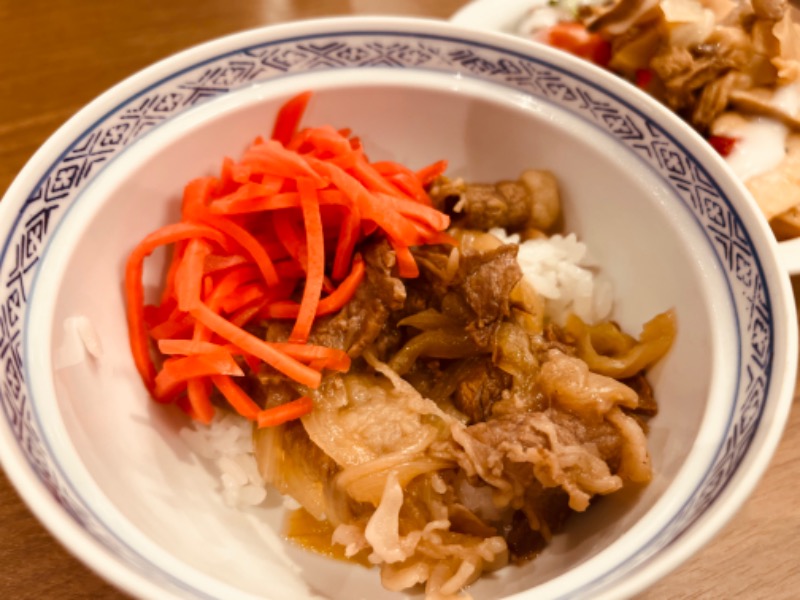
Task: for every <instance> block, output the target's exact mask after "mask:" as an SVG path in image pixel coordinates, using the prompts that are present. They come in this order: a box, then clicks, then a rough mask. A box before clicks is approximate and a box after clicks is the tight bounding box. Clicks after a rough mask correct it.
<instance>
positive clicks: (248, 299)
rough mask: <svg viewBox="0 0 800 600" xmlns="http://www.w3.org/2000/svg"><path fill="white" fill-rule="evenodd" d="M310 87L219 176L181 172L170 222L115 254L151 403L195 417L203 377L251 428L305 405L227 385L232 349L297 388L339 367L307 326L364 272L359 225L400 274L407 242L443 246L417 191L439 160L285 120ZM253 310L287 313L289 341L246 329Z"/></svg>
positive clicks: (342, 364) (292, 415)
mask: <svg viewBox="0 0 800 600" xmlns="http://www.w3.org/2000/svg"><path fill="white" fill-rule="evenodd" d="M310 98H311V93H310V92H305V93H303V94H300V95H298V96H296V97H294V98H292V99H291V100H289V101H288V102H287V103H286V104H284V105H283V107H282V108H281V109H280V111H279V112H278V115H277V118H276V120H275V125H274V129H273V132H272V137H271V139H269V140H264V139H261V138H258V139H256V140H255V141H254V142H253V144H252V145H251V146H250V147H249V148H248V149H247V151H246V152H245V153H244V156H243V157H242V159H241V160H240V161H239V162H234V161H233V160H231V159H229V158H226V159H225V160H224V161H223V164H222V170H221V173H220V175H219V177H201V178H198V179H195V180H193V181H190V182H189V183H188V185H186V187H185V189H184V192H183V202H182V213H181V220H180V222H178V223H173V224H170V225H166V226H165V227H162V228H161V229H158V230H156V231H154V232H153V233H151V234H150V235H148V236H147V237H145V238H144V239H143V240H142V241H141V242H140V243H139V245H137V246H136V247H135V248H134V250H133V252H131V254H130V256H129V257H128V262H127V265H126V269H125V290H126V296H127V318H128V331H129V336H130V345H131V351H132V353H133V358H134V362H135V364H136V368H137V369H138V371H139V374H140V375H141V377H142V380H143V381H144V383H145V385H146V387H147V389H148V391H149V392H150V394H151V395H152V397H153V398H154V399H155V400H156V401H157V402H161V403H176V404H177V405H178V406H179V407H181V408H182V409H183V410H184V411H186V412H187V413H188V414H189V415H190V416H191V417H193V418H194V419H197V420H198V421H201V422H203V423H208V422H210V421H211V419H212V418H213V416H214V406H213V404H212V402H211V395H212V393H213V390H214V388H216V389H217V390H218V391H219V393H220V394H221V396H222V397H224V398H225V399H226V401H227V402H228V403H229V404H230V406H231V407H232V408H233V409H234V410H235V411H236V412H238V413H239V414H240V415H242V416H243V417H246V418H247V419H250V420H253V421H256V422H257V423H258V425H259V426H260V427H267V426H273V425H278V424H280V423H284V422H286V421H289V420H292V419H296V418H299V417H301V416H303V415H304V414H307V413H308V412H310V411H311V410H312V409H313V403H312V401H311V400H310V399H309V398H308V397H307V396H301V397H299V398H297V399H295V400H293V401H291V402H289V403H287V404H283V405H280V406H277V407H271V408H268V409H262V408H261V407H260V406H259V405H258V404H257V403H256V402H255V401H254V400H253V399H252V398H251V397H249V396H248V394H247V393H245V391H244V390H243V389H242V387H241V386H240V385H239V384H238V383H237V379H239V380H240V379H241V378H242V377H243V376H244V372H243V370H242V368H241V367H240V362H237V360H236V357H240V360H242V361H244V364H246V365H248V367H249V368H250V369H252V370H254V371H255V370H257V369H258V368H259V367H260V365H261V364H262V362H263V363H266V364H267V365H269V366H270V367H272V368H273V369H275V370H276V371H279V372H280V373H282V374H283V375H285V376H286V377H289V378H291V379H292V380H294V381H296V382H297V383H299V384H301V385H303V386H306V387H307V388H310V389H315V388H317V387H318V386H319V384H320V381H321V379H322V372H323V371H324V370H326V369H329V370H333V371H340V372H345V371H347V370H348V369H349V367H350V358H349V356H348V355H347V354H346V353H345V352H343V351H342V350H339V349H335V348H327V347H324V346H317V345H312V344H309V343H308V337H309V333H310V332H311V328H312V326H313V324H314V320H315V318H316V317H318V316H321V315H326V314H330V313H334V312H336V311H338V310H340V309H341V308H342V307H343V306H344V305H345V304H347V302H348V301H349V300H350V299H351V298H352V297H353V294H354V293H355V292H356V290H357V289H358V286H359V284H360V283H361V281H362V280H363V278H364V270H365V269H364V263H363V260H362V258H361V256H360V255H359V254H358V253H357V252H356V249H357V246H358V243H359V242H360V241H361V240H362V239H364V238H365V237H366V236H376V235H382V236H385V238H386V239H387V240H388V241H389V243H390V244H391V246H392V248H393V249H394V251H395V253H396V256H397V267H398V275H399V276H401V277H404V278H413V277H416V276H418V274H419V271H418V268H417V264H416V262H415V260H414V257H413V255H412V253H411V251H410V248H411V247H413V246H419V245H423V244H432V243H453V241H452V239H451V238H450V237H449V236H448V235H447V234H446V233H444V231H445V230H446V229H447V227H448V226H449V218H448V217H447V215H445V214H442V213H441V212H439V211H437V210H436V209H434V208H433V207H432V206H431V200H430V198H429V196H428V194H427V192H426V186H427V185H428V184H429V183H430V182H431V181H432V180H433V179H434V178H436V177H437V176H438V175H440V174H441V173H443V172H444V170H445V168H446V166H447V164H446V162H444V161H439V162H436V163H434V164H432V165H430V166H428V167H425V168H423V169H422V170H420V171H417V172H414V171H412V170H410V169H408V168H407V167H405V166H403V165H400V164H397V163H395V162H388V161H384V162H375V163H372V162H370V161H369V160H368V158H367V156H366V155H365V153H364V149H363V148H362V147H361V143H360V141H359V139H358V138H357V137H354V136H351V135H350V132H349V130H336V129H334V128H333V127H330V126H322V127H314V128H306V129H302V130H298V126H299V123H300V120H301V118H302V116H303V113H304V112H305V108H306V105H307V104H308V102H309V100H310ZM165 245H168V246H172V259H171V263H170V265H169V269H168V271H167V275H166V282H165V284H164V289H163V292H162V294H161V298H160V300H159V302H158V304H155V305H149V304H148V305H146V304H145V301H144V290H143V284H142V273H143V268H144V260H145V258H146V257H147V256H148V255H150V254H151V253H152V252H153V251H154V250H155V249H156V248H158V247H160V246H165ZM301 290H302V293H301ZM297 297H299V298H300V300H299V302H298V301H296V300H294V299H293V298H297ZM264 319H292V320H294V326H293V328H292V332H291V335H290V337H289V340H288V341H287V342H282V343H274V342H267V341H265V340H263V339H260V338H258V337H256V336H254V335H252V334H251V333H249V332H248V331H247V329H246V328H247V326H248V325H250V324H252V323H258V322H260V321H262V320H264ZM156 348H157V349H158V352H159V354H160V355H161V357H162V358H163V361H159V362H161V367H160V368H157V367H156V363H155V362H154V360H153V354H151V353H152V352H154V351H155V349H156Z"/></svg>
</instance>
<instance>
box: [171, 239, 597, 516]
mask: <svg viewBox="0 0 800 600" xmlns="http://www.w3.org/2000/svg"><path fill="white" fill-rule="evenodd" d="M491 233H492V234H493V235H495V236H497V237H498V238H499V239H501V240H502V241H504V242H505V243H517V244H519V236H518V235H516V234H515V235H510V236H509V235H506V232H505V231H504V230H502V229H494V230H492V231H491ZM519 246H520V247H519V254H518V255H517V259H518V261H519V263H520V266H521V267H522V271H523V273H524V276H525V277H526V278H527V279H528V281H529V282H530V283H531V285H533V287H534V288H535V289H536V291H537V292H538V293H539V294H540V295H541V296H543V297H544V298H545V299H546V301H547V309H546V310H547V312H548V315H549V316H550V318H551V319H553V320H554V321H556V322H559V323H561V322H563V320H564V319H565V318H566V316H567V314H569V313H570V312H574V313H576V314H577V315H578V316H579V317H580V318H581V319H583V320H584V321H586V322H589V323H594V322H596V321H598V320H600V319H604V318H606V317H608V315H609V314H610V313H611V308H612V300H613V290H612V287H611V284H610V283H609V282H608V281H606V280H604V279H602V278H601V277H599V276H598V274H597V269H596V267H595V265H594V264H593V263H592V261H591V260H590V258H589V256H588V253H587V248H586V245H585V244H583V243H582V242H579V241H578V239H577V237H576V236H575V235H574V234H569V235H566V236H561V235H554V236H552V237H550V238H547V239H538V240H528V241H525V242H522V243H521V244H520V245H519ZM180 435H181V437H182V438H183V439H184V441H185V442H186V444H187V446H189V448H190V450H191V451H192V452H194V453H195V454H196V455H197V456H199V457H202V458H204V459H207V460H209V461H211V462H212V463H213V464H214V465H215V470H216V471H217V474H218V475H219V477H220V482H221V492H222V495H223V498H224V500H225V503H226V504H227V505H228V506H231V507H233V508H239V507H243V506H256V505H258V504H260V503H262V502H263V501H264V499H265V498H266V496H267V490H266V484H265V483H264V480H263V479H262V478H261V475H260V474H259V472H258V465H257V463H256V459H255V456H254V455H253V440H252V424H251V423H250V422H249V421H247V420H246V419H245V418H244V417H240V416H239V415H236V414H233V413H223V414H220V413H219V411H218V413H217V416H216V417H215V418H214V420H213V421H212V422H211V424H210V425H208V426H206V425H202V424H199V423H192V424H191V425H189V426H188V427H185V428H183V429H182V430H181V432H180ZM284 506H285V507H286V508H287V509H293V508H299V505H298V504H297V503H296V502H295V501H294V500H293V499H292V498H288V497H286V498H284Z"/></svg>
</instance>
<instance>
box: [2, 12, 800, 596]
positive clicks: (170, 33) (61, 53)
mask: <svg viewBox="0 0 800 600" xmlns="http://www.w3.org/2000/svg"><path fill="white" fill-rule="evenodd" d="M497 1H498V2H502V1H503V0H497ZM464 4H466V0H349V1H348V0H261V1H260V2H254V1H247V0H116V1H112V0H106V1H103V0H17V1H14V0H0V57H1V58H0V195H2V193H4V192H5V190H6V188H7V187H8V186H9V184H10V183H11V181H12V179H13V178H14V176H15V175H16V173H17V172H18V171H19V170H20V169H21V168H22V166H23V165H24V164H25V162H26V161H27V160H28V158H29V157H30V156H31V154H32V153H33V152H34V151H35V150H36V148H37V147H38V146H39V145H40V144H41V143H42V142H44V141H45V139H46V138H47V137H48V136H49V135H50V134H51V133H52V132H53V131H54V130H55V129H56V128H57V127H58V126H59V125H61V124H62V123H63V122H64V121H65V120H67V119H68V118H69V117H70V116H71V115H72V114H73V113H74V112H76V111H77V110H78V109H79V108H81V107H82V106H83V105H84V104H86V103H87V102H88V101H90V100H91V99H92V98H94V97H95V96H96V95H97V94H99V93H100V92H102V91H104V90H105V89H107V88H108V87H110V86H112V85H113V84H115V83H117V82H118V81H120V80H121V79H122V78H124V77H125V76H127V75H129V74H131V73H133V72H135V71H137V70H138V69H140V68H142V67H144V66H146V65H148V64H150V63H152V62H154V61H156V60H158V59H160V58H162V57H164V56H167V55H169V54H171V53H173V52H175V51H178V50H181V49H183V48H185V47H187V46H190V45H193V44H196V43H199V42H203V41H205V40H208V39H211V38H215V37H217V36H220V35H224V34H227V33H231V32H235V31H240V30H243V29H247V28H251V27H255V26H260V25H264V24H267V23H277V22H282V21H289V20H294V19H300V18H307V17H318V16H329V15H339V14H347V13H359V14H377V13H382V14H387V13H392V14H404V15H415V16H428V17H436V18H443V19H445V18H448V17H450V16H451V15H452V14H453V13H454V12H455V11H456V10H458V9H459V8H460V7H461V6H462V5H464ZM793 284H794V288H795V295H796V297H800V296H798V293H799V292H800V282H798V281H794V282H793ZM797 398H798V397H797V395H795V405H796V404H797V403H798V400H797ZM795 408H796V407H795ZM795 477H799V478H800V411H798V410H796V409H795V410H794V411H793V412H792V415H791V417H790V420H789V423H788V427H787V429H786V432H785V435H784V438H783V441H782V442H781V444H780V446H779V448H778V451H777V454H776V455H775V457H774V459H773V461H772V464H771V466H770V468H769V470H768V471H767V473H766V475H765V477H764V479H763V480H762V481H761V483H760V484H759V486H758V488H757V489H756V491H755V493H754V494H753V496H752V497H751V498H750V500H749V501H748V502H747V503H746V504H745V506H744V507H743V508H742V510H741V511H740V512H739V513H738V514H737V516H736V517H735V518H734V519H733V521H732V522H731V523H729V524H728V525H727V527H725V529H724V530H723V531H722V533H721V534H720V535H719V536H718V537H717V538H716V539H715V540H713V541H712V542H711V543H710V544H709V545H708V546H706V547H705V548H704V549H703V550H702V551H701V552H699V553H698V554H697V555H696V556H695V557H693V558H692V559H691V560H690V561H689V562H688V563H686V564H684V565H683V566H682V567H681V568H679V569H678V570H677V571H675V572H674V573H672V574H671V575H670V576H668V577H667V578H666V579H663V580H662V581H660V582H659V583H658V584H656V585H655V586H654V587H653V588H651V589H650V590H648V591H647V592H645V593H643V594H641V596H640V598H644V599H648V600H656V599H658V600H662V599H668V598H669V599H671V598H734V597H736V598H748V599H750V598H770V599H773V600H774V599H780V598H786V599H789V598H800V539H798V538H800V485H798V484H797V482H796V480H795V479H794V478H795ZM0 598H3V599H5V598H9V599H23V598H99V599H117V598H125V596H124V595H123V594H122V593H120V592H118V591H116V590H115V589H114V588H112V587H110V586H109V585H108V584H106V583H105V582H104V581H102V580H101V579H100V578H98V577H97V576H96V575H94V574H93V573H92V572H90V571H89V570H88V569H87V568H85V567H84V566H83V565H82V564H81V563H79V562H78V561H76V560H75V559H74V558H72V556H71V555H70V554H69V553H68V552H66V551H65V550H64V549H62V547H61V546H60V545H59V544H58V543H57V542H55V541H54V540H53V538H52V537H51V536H50V534H49V533H47V532H46V531H45V530H44V529H43V528H42V526H41V525H39V523H38V522H37V521H36V519H35V518H34V517H33V516H32V515H31V513H30V512H29V511H28V509H27V507H26V506H25V505H24V504H23V503H22V502H21V501H20V499H19V497H18V496H17V493H16V492H15V490H14V489H13V488H12V487H11V485H10V484H9V482H8V480H7V479H6V478H5V476H4V475H3V473H2V471H0Z"/></svg>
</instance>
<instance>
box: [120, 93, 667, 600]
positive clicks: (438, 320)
mask: <svg viewBox="0 0 800 600" xmlns="http://www.w3.org/2000/svg"><path fill="white" fill-rule="evenodd" d="M310 98H311V95H310V94H309V93H304V94H301V95H299V96H296V97H295V98H293V99H291V100H290V101H288V102H287V103H286V104H284V106H283V107H282V108H281V110H280V112H279V114H278V116H277V120H276V124H275V127H274V129H273V132H272V137H271V139H269V140H265V139H263V138H260V137H259V138H257V139H256V141H255V142H253V144H252V145H250V147H249V148H248V149H247V150H246V152H245V153H244V156H243V158H242V159H241V160H240V161H236V162H235V161H233V160H231V159H226V160H225V161H224V163H223V167H222V171H221V173H220V174H219V176H217V177H213V176H212V177H202V178H198V179H194V180H192V181H191V182H190V183H189V184H188V185H187V186H186V187H185V190H184V194H183V201H182V209H181V220H180V221H179V222H178V223H175V224H172V225H167V226H166V227H162V228H160V229H159V230H157V231H156V232H154V233H151V234H150V235H149V236H147V237H146V238H145V239H144V241H143V242H142V243H141V244H140V245H139V246H138V247H137V248H136V249H135V250H134V251H133V253H132V254H131V256H130V258H129V260H128V263H127V270H126V287H127V295H128V322H129V328H130V338H131V348H132V351H133V354H134V358H135V361H136V364H137V366H138V368H139V371H140V374H141V375H142V378H143V381H144V382H145V384H146V385H147V387H148V389H149V390H150V392H151V394H152V396H153V398H154V399H155V400H156V401H158V402H161V403H174V404H176V405H177V406H178V407H180V408H181V409H182V410H183V411H184V412H186V413H187V414H188V415H189V416H191V417H193V418H194V419H195V420H196V421H198V422H199V423H200V424H199V425H197V426H196V427H195V428H194V429H192V430H189V431H184V434H183V435H184V437H185V439H187V440H188V441H189V442H190V443H191V444H193V445H194V446H195V447H196V449H197V452H198V453H199V454H200V455H203V456H210V457H212V458H216V464H217V466H218V467H219V468H220V471H221V476H222V483H223V486H224V493H225V497H226V500H227V501H228V502H229V504H231V505H232V506H236V505H239V504H249V505H253V504H258V503H259V502H260V501H262V500H263V499H264V498H265V496H266V492H265V489H264V488H263V485H264V484H266V485H267V486H271V487H273V488H275V489H277V491H279V492H280V493H281V494H283V495H285V496H286V497H287V502H288V505H289V506H292V507H293V508H292V510H291V512H290V513H289V515H288V519H287V526H286V535H287V537H288V538H289V540H291V541H294V542H297V543H299V544H300V545H302V546H305V547H307V548H308V549H310V550H316V551H318V552H321V553H323V554H326V555H329V556H332V557H337V558H342V559H350V560H354V561H357V562H360V563H361V564H363V565H366V566H368V565H376V566H378V567H379V568H380V577H381V582H382V583H383V585H384V587H386V588H387V589H389V590H395V591H400V590H404V589H408V588H414V587H415V586H417V585H420V584H421V585H424V589H425V593H426V596H427V597H429V598H449V597H458V596H459V595H460V593H461V592H462V590H463V589H464V588H465V586H467V585H469V584H471V583H472V582H474V581H475V580H476V579H477V578H478V577H479V576H480V575H481V574H482V573H483V572H487V571H494V570H497V569H498V568H500V567H504V566H506V565H507V564H508V563H509V562H513V563H522V562H525V561H528V560H530V559H532V558H534V557H535V556H536V555H537V554H538V553H539V552H541V551H542V550H543V548H545V546H546V545H547V542H548V541H549V540H550V539H551V538H552V536H553V535H554V534H557V533H558V532H559V531H561V530H562V528H563V526H564V524H565V522H566V521H567V519H568V517H569V516H570V513H573V512H584V511H586V510H587V509H589V508H590V504H591V503H592V502H593V500H595V499H596V498H598V497H600V496H608V495H611V494H613V493H615V492H618V491H619V490H621V489H622V488H623V487H625V486H629V487H630V486H633V487H635V486H638V485H642V484H646V483H648V482H649V481H650V479H651V478H652V466H651V460H650V455H649V451H648V448H647V439H646V431H647V421H648V420H649V419H650V417H652V416H653V415H655V414H656V412H657V408H658V405H657V401H656V398H655V397H654V395H653V392H652V389H651V386H650V384H649V383H648V381H647V377H646V371H647V369H648V368H650V367H652V366H653V365H654V364H655V363H656V362H657V361H658V360H660V359H661V358H662V357H663V356H664V355H665V354H666V353H667V351H668V350H669V348H670V346H671V345H672V342H673V339H674V337H675V334H676V324H675V315H674V313H673V312H672V311H667V312H664V313H661V314H659V315H656V316H654V317H653V318H652V319H650V320H649V321H648V322H647V323H645V324H644V326H643V328H642V332H641V334H640V335H639V337H638V339H637V338H635V337H633V336H631V335H629V334H628V333H626V332H624V331H622V329H621V328H620V327H619V325H617V324H615V323H614V322H613V321H611V320H609V318H608V317H609V313H610V311H611V308H612V302H611V299H610V297H609V296H610V294H611V290H610V289H609V286H608V284H607V282H605V283H606V285H603V283H604V282H602V281H601V282H599V283H600V284H599V285H596V282H595V276H594V273H593V271H592V270H591V269H590V268H587V267H586V256H585V254H586V248H585V247H584V246H583V245H582V244H581V243H580V242H578V241H577V240H576V238H575V236H574V235H570V236H567V237H564V236H563V235H560V234H556V233H555V232H556V230H557V228H558V227H560V226H561V225H562V223H563V220H562V216H561V199H560V193H559V185H558V181H557V179H556V178H555V177H554V175H553V174H552V173H551V172H549V171H546V170H535V169H528V170H525V171H524V172H523V173H522V174H521V175H520V176H519V178H518V179H517V180H516V181H511V180H508V181H500V182H497V183H491V184H485V183H482V184H476V183H466V182H465V181H464V180H463V179H461V178H457V179H451V178H448V177H447V176H445V175H444V171H445V170H446V163H445V162H443V161H439V162H437V163H434V164H432V165H430V166H428V167H424V168H422V169H420V170H417V171H412V170H410V169H409V168H408V167H406V166H404V165H402V164H399V163H397V162H394V161H378V162H370V160H369V159H368V152H369V149H368V148H366V147H364V145H363V144H362V142H361V140H360V139H359V138H358V137H357V136H356V135H355V134H354V133H352V132H351V131H350V130H348V129H341V128H340V127H341V124H337V125H336V128H334V127H331V126H330V125H324V126H321V127H300V126H299V122H300V119H301V117H302V114H303V111H304V109H305V106H306V104H307V103H308V101H309V99H310ZM161 245H171V246H172V254H171V257H170V259H169V268H168V270H167V275H166V278H165V282H164V284H163V287H162V289H161V291H160V296H159V299H158V300H157V301H155V302H153V303H152V304H147V303H145V301H144V299H143V285H142V272H143V261H144V257H145V256H146V255H147V254H148V253H150V252H151V251H152V250H154V248H155V247H157V246H161ZM206 428H210V429H208V430H207V429H206ZM215 429H216V430H217V431H215ZM237 429H238V430H239V432H238V434H237V432H236V430H237ZM251 430H252V431H253V433H252V442H251V446H250V447H248V445H247V444H246V443H245V445H243V446H242V447H241V451H240V452H234V451H233V447H232V446H231V445H230V441H231V437H230V436H231V435H234V436H236V437H237V438H238V439H241V440H249V439H250V437H251V435H250V431H251Z"/></svg>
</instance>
